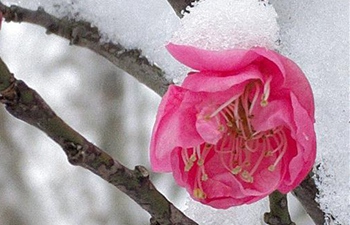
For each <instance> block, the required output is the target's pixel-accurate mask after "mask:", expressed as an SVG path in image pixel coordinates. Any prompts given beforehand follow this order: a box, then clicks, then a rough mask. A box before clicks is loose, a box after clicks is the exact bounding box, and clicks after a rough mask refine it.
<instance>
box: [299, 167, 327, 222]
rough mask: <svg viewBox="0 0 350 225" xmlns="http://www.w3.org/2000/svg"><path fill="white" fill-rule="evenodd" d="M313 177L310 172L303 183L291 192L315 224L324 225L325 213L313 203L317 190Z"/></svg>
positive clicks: (316, 203) (317, 204)
mask: <svg viewBox="0 0 350 225" xmlns="http://www.w3.org/2000/svg"><path fill="white" fill-rule="evenodd" d="M313 176H314V174H313V172H310V173H309V174H308V175H307V177H306V178H305V179H304V181H303V182H301V184H300V185H299V186H298V187H297V188H295V189H294V190H293V192H292V194H293V195H294V196H295V197H296V198H297V199H298V200H299V202H300V203H301V204H302V205H303V207H304V209H305V210H306V212H307V214H309V216H310V217H311V219H312V220H313V221H314V222H315V224H316V225H323V224H325V213H324V212H323V211H322V210H321V209H320V205H319V203H318V202H316V201H315V199H316V196H317V195H318V190H317V187H316V184H315V180H314V179H313Z"/></svg>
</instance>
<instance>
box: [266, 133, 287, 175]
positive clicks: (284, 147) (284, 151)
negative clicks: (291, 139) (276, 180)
mask: <svg viewBox="0 0 350 225" xmlns="http://www.w3.org/2000/svg"><path fill="white" fill-rule="evenodd" d="M280 134H281V136H282V139H281V143H283V147H282V151H281V152H280V153H279V155H278V157H277V159H276V161H275V162H274V164H273V165H270V166H269V168H268V170H270V171H274V170H275V168H276V166H277V164H278V163H279V162H280V161H281V160H282V158H283V156H284V154H285V153H286V151H287V138H286V134H285V133H284V131H282V132H280Z"/></svg>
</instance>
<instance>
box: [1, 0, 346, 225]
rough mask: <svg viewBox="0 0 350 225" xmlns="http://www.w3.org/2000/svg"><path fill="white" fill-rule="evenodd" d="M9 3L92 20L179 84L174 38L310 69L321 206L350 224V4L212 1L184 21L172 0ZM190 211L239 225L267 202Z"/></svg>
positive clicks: (312, 0) (107, 36) (193, 206)
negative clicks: (258, 51) (278, 57)
mask: <svg viewBox="0 0 350 225" xmlns="http://www.w3.org/2000/svg"><path fill="white" fill-rule="evenodd" d="M2 2H3V3H4V4H17V5H20V6H22V7H28V8H31V9H36V8H37V7H38V6H42V7H43V8H45V10H46V11H48V12H50V13H53V14H54V15H56V16H59V17H63V16H70V17H75V18H77V19H84V20H87V21H89V22H91V23H92V25H94V26H97V27H99V29H100V32H101V34H102V35H103V39H104V40H105V41H113V42H119V43H121V44H122V45H124V46H125V47H126V48H139V49H142V51H143V53H144V55H146V56H147V57H148V58H149V59H150V60H151V61H152V62H154V63H156V64H157V65H159V66H160V67H161V68H162V69H164V71H166V73H167V76H168V77H171V78H174V79H175V81H179V80H181V79H182V78H183V75H184V74H186V71H187V70H188V69H187V68H186V67H184V66H182V65H180V64H179V63H178V62H176V61H175V60H174V59H173V58H172V57H171V56H170V55H169V54H168V53H167V52H166V51H165V49H164V45H165V44H166V43H167V42H168V41H169V40H172V41H173V42H177V43H183V44H193V45H196V46H204V47H205V48H208V49H214V50H218V49H222V48H231V47H239V48H249V47H251V46H255V45H262V46H266V47H269V48H278V50H279V51H280V52H281V53H282V54H284V55H286V56H287V57H290V58H291V59H292V60H294V61H295V62H296V63H297V64H298V65H299V66H300V67H301V68H302V69H303V71H304V72H305V74H306V75H307V76H308V78H309V81H310V83H311V86H312V87H313V91H314V96H315V102H316V132H317V139H318V156H317V164H320V166H319V169H318V170H317V169H315V172H316V174H317V177H318V182H317V185H318V188H319V189H320V196H319V199H318V201H319V202H320V204H321V207H322V209H323V210H325V211H326V212H327V213H329V214H332V215H333V216H335V217H336V219H337V221H338V223H339V224H342V225H349V224H350V221H349V218H350V215H349V212H350V205H349V204H350V197H349V194H348V190H349V186H350V182H349V177H350V174H349V173H350V168H349V83H350V82H349V2H348V0H338V1H331V0H318V1H316V0H302V1H290V0H272V1H271V3H272V5H269V4H267V2H266V1H258V0H257V1H255V0H231V1H228V0H215V1H214V0H212V1H209V0H207V1H204V2H202V3H200V4H198V5H197V6H196V7H195V8H193V9H192V10H191V13H190V14H188V15H185V17H184V18H183V20H182V21H181V20H180V19H179V18H177V17H176V15H175V13H174V12H173V11H172V10H171V8H170V6H169V5H168V3H167V1H165V0H161V1H160V0H148V1H143V0H138V1H136V0H135V1H127V0H118V1H117V0H105V1H103V2H102V1H99V3H96V1H93V0H86V1H78V0H51V1H33V0H14V1H2ZM214 2H215V3H214ZM71 3H73V4H71ZM238 6H240V7H242V8H240V7H238ZM243 8H245V9H243ZM276 19H277V23H276ZM4 26H7V24H3V27H4ZM11 26H13V25H11ZM242 27H244V29H243V28H242ZM4 31H5V29H3V30H1V32H4ZM173 34H174V35H173ZM279 43H280V46H279ZM26 46H30V45H29V44H28V45H24V47H26ZM24 51H30V50H29V49H27V50H23V52H24ZM18 61H19V60H18ZM23 61H25V60H21V62H22V63H23ZM28 62H29V59H28ZM9 66H10V65H9ZM13 66H14V65H11V68H12V67H13ZM33 83H35V82H33ZM56 94H57V93H56ZM188 201H191V200H188ZM188 207H189V208H188V209H187V210H186V213H187V214H188V215H191V216H193V218H195V219H198V221H199V222H200V220H201V219H203V220H205V221H204V222H206V223H203V224H222V225H225V224H232V221H233V220H229V221H227V220H226V219H227V218H229V219H230V218H234V217H236V218H238V219H237V221H241V220H245V219H247V220H248V219H249V218H250V217H251V218H252V219H253V218H256V217H255V215H257V214H259V213H260V212H261V211H262V210H263V209H266V205H265V203H264V202H259V203H257V204H256V205H250V206H243V207H235V208H232V209H229V210H213V209H210V208H208V207H206V206H201V205H199V204H197V203H188ZM265 211H266V210H265ZM256 212H259V213H256ZM203 215H208V217H204V216H203ZM261 215H262V214H259V216H261ZM259 218H260V217H259ZM210 221H215V222H213V223H210ZM218 221H220V222H218ZM256 221H260V220H259V219H257V218H256V220H254V221H253V222H247V223H239V224H257V222H256ZM245 222H246V221H245Z"/></svg>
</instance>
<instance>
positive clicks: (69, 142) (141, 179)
mask: <svg viewBox="0 0 350 225" xmlns="http://www.w3.org/2000/svg"><path fill="white" fill-rule="evenodd" d="M0 102H1V103H3V104H4V105H5V107H6V110H7V111H8V112H9V113H10V114H12V115H13V116H15V117H16V118H18V119H20V120H22V121H25V122H27V123H28V124H30V125H32V126H35V127H37V128H39V129H40V130H42V131H43V132H45V133H46V134H47V135H48V136H49V137H50V138H51V139H53V140H54V141H55V142H56V143H57V144H59V145H60V146H61V147H62V149H63V150H64V152H65V153H66V154H67V157H68V161H69V162H70V163H71V164H73V165H76V166H81V167H84V168H86V169H88V170H90V171H92V172H93V173H95V174H97V175H98V176H100V177H101V178H102V179H104V180H106V181H108V182H109V183H111V184H113V185H114V186H116V187H117V188H118V189H119V190H121V191H123V192H124V193H126V194H127V195H128V196H129V197H131V198H132V199H133V200H134V201H135V202H137V203H138V204H139V205H140V206H141V207H142V208H144V209H145V210H146V211H148V212H149V213H150V214H151V216H152V218H153V220H154V221H157V222H158V223H159V224H169V225H170V224H196V223H195V222H194V221H192V220H191V219H189V218H187V217H186V216H185V215H184V214H183V213H182V212H181V211H179V210H178V209H177V208H175V207H174V206H173V205H172V204H171V203H170V202H169V201H168V200H167V199H166V198H165V197H164V196H163V195H162V194H161V193H160V192H158V190H157V189H156V188H155V187H154V185H153V184H152V183H151V181H150V180H149V174H148V171H147V170H146V169H145V168H144V167H143V166H136V167H135V169H134V170H130V169H128V168H126V167H125V166H123V165H122V164H121V163H119V162H118V161H116V160H114V159H113V158H112V157H111V156H109V155H108V154H107V153H106V152H104V151H102V150H101V149H99V148H98V147H97V146H95V145H93V144H92V143H90V142H88V141H87V140H86V139H85V138H84V137H83V136H81V135H80V134H79V133H77V132H76V131H75V130H73V129H72V128H71V127H70V126H68V125H67V124H66V123H65V122H64V121H63V120H62V119H61V118H59V117H58V116H57V115H56V113H55V112H53V111H52V109H51V108H50V107H49V106H48V105H47V104H46V103H45V101H44V100H43V99H42V98H41V97H40V96H39V94H38V93H37V92H35V91H34V90H33V89H31V88H29V87H28V86H27V85H26V84H25V83H24V82H23V81H21V80H16V79H15V78H14V77H13V75H12V74H11V73H10V71H9V70H8V68H7V66H6V65H5V64H4V63H3V61H2V60H1V59H0Z"/></svg>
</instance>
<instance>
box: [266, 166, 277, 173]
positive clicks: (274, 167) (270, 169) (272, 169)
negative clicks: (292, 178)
mask: <svg viewBox="0 0 350 225" xmlns="http://www.w3.org/2000/svg"><path fill="white" fill-rule="evenodd" d="M267 169H268V170H269V171H271V172H273V171H275V169H276V166H275V165H270V166H269V167H268V168H267Z"/></svg>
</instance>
